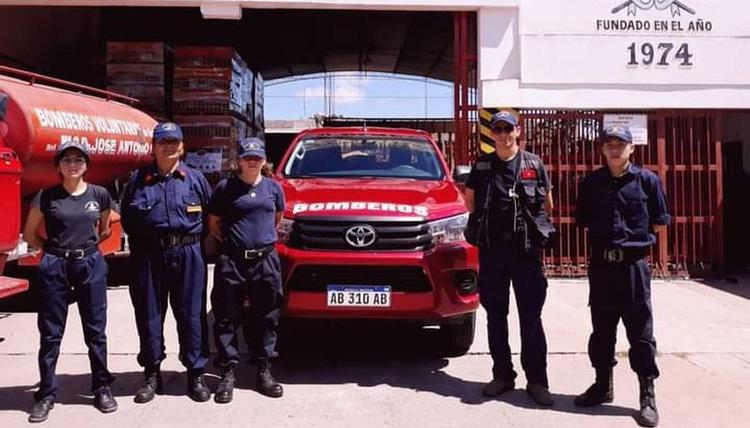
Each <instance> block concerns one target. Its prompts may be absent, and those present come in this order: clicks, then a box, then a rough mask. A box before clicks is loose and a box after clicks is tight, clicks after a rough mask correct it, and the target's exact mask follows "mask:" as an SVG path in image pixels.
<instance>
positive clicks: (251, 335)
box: [211, 251, 283, 368]
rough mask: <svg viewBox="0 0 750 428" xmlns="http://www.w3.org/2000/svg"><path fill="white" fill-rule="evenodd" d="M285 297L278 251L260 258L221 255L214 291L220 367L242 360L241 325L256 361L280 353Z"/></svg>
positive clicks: (218, 363) (217, 363)
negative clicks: (282, 308)
mask: <svg viewBox="0 0 750 428" xmlns="http://www.w3.org/2000/svg"><path fill="white" fill-rule="evenodd" d="M282 298H283V291H282V288H281V261H280V260H279V254H278V253H277V252H276V251H272V252H271V253H269V254H268V255H266V256H265V257H263V258H262V259H258V260H242V259H239V258H234V257H230V256H228V255H221V256H219V259H218V261H217V263H216V268H215V270H214V288H213V290H212V292H211V306H212V309H213V314H214V320H215V322H214V341H215V343H216V348H217V351H218V357H217V358H216V366H218V367H222V368H227V367H232V366H234V365H236V364H238V363H239V352H238V346H237V329H238V327H239V326H240V325H241V326H242V329H243V331H244V333H245V341H246V342H247V344H248V347H249V349H250V352H251V356H252V359H253V360H254V361H257V360H260V359H268V358H274V357H277V356H278V353H277V352H276V338H277V333H276V331H277V328H278V324H279V317H280V315H281V301H282Z"/></svg>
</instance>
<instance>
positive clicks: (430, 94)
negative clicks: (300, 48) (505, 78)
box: [264, 73, 453, 120]
mask: <svg viewBox="0 0 750 428" xmlns="http://www.w3.org/2000/svg"><path fill="white" fill-rule="evenodd" d="M330 76H332V77H331V78H332V79H333V88H334V91H333V92H334V94H335V97H334V106H333V113H334V114H337V115H343V116H345V117H371V118H425V117H428V118H450V117H453V89H452V86H451V83H444V82H439V81H434V80H426V79H424V78H421V77H411V76H398V75H393V74H383V73H367V74H364V73H332V74H330ZM324 88H325V82H324V79H323V77H322V76H320V77H314V78H305V79H299V80H293V81H287V82H284V83H278V84H274V82H266V87H265V101H264V102H265V106H264V108H265V118H266V120H275V119H301V118H307V117H310V116H312V115H314V114H315V113H324V112H325V104H324V96H323V93H324Z"/></svg>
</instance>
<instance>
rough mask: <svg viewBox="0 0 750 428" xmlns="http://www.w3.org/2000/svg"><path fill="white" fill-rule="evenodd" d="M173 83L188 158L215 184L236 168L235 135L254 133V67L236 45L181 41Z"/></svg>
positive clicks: (188, 161) (242, 135)
mask: <svg viewBox="0 0 750 428" xmlns="http://www.w3.org/2000/svg"><path fill="white" fill-rule="evenodd" d="M174 87H175V89H174V96H173V104H172V107H173V111H174V113H175V115H176V116H175V121H176V122H177V123H179V124H180V126H181V127H182V129H183V133H184V134H185V146H186V150H187V152H188V153H187V156H186V162H187V163H188V164H190V165H191V166H193V167H196V168H198V169H200V170H201V171H203V173H204V174H205V175H206V177H207V178H208V179H209V181H210V182H211V183H212V184H215V183H216V182H217V181H218V180H219V179H220V178H221V177H223V176H225V175H226V174H227V173H228V172H230V171H231V170H233V169H235V168H236V155H237V152H236V142H237V140H238V139H240V138H244V137H249V136H253V135H255V133H254V123H255V120H254V113H253V110H252V107H253V104H254V102H253V93H254V80H253V73H252V71H250V70H249V69H248V67H247V65H246V63H245V62H244V61H243V60H242V58H241V57H240V56H239V55H238V54H237V52H235V50H234V49H232V48H226V47H200V46H186V47H178V48H176V49H175V68H174ZM261 115H262V112H261Z"/></svg>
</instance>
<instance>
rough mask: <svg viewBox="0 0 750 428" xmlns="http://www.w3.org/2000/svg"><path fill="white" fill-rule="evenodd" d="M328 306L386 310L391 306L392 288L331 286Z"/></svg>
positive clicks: (329, 287)
mask: <svg viewBox="0 0 750 428" xmlns="http://www.w3.org/2000/svg"><path fill="white" fill-rule="evenodd" d="M327 298H328V306H351V307H370V308H385V307H389V306H391V287H388V286H370V285H329V286H328V297H327Z"/></svg>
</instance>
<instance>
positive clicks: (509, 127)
mask: <svg viewBox="0 0 750 428" xmlns="http://www.w3.org/2000/svg"><path fill="white" fill-rule="evenodd" d="M515 128H516V127H515V126H513V125H506V126H496V127H494V128H492V132H495V133H498V134H499V133H501V132H505V133H507V134H510V133H511V132H513V130H514V129H515Z"/></svg>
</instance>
